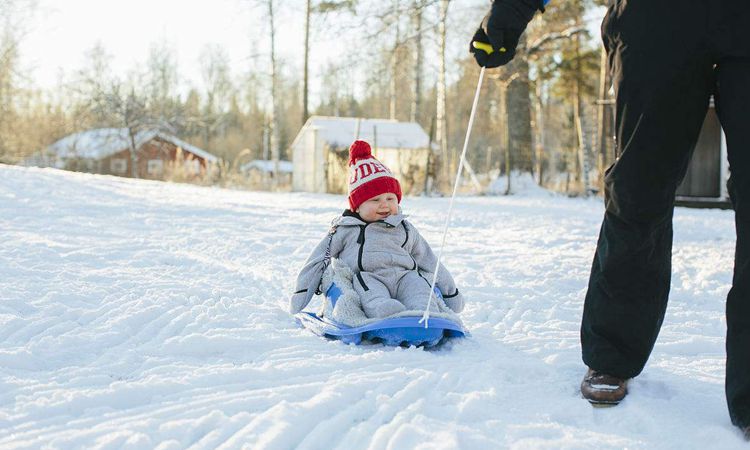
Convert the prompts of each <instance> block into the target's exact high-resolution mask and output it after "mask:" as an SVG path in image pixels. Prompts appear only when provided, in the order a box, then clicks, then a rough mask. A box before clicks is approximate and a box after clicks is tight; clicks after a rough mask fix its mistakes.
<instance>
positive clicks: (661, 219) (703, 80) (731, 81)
mask: <svg viewBox="0 0 750 450" xmlns="http://www.w3.org/2000/svg"><path fill="white" fill-rule="evenodd" d="M614 3H615V4H614V5H612V6H611V7H610V8H609V11H608V13H607V16H606V17H605V19H604V22H603V23H602V37H603V39H604V43H605V45H606V48H607V51H608V57H609V68H610V71H611V73H612V76H613V81H614V87H615V92H616V98H617V101H616V107H617V111H616V127H617V144H618V148H619V150H620V157H619V159H618V160H617V162H616V163H615V164H614V165H613V166H612V167H611V168H610V170H609V171H608V173H607V175H606V177H605V180H604V182H605V190H604V193H605V206H606V212H605V216H604V221H603V223H602V228H601V232H600V235H599V241H598V244H597V248H596V253H595V255H594V262H593V265H592V268H591V277H590V279H589V286H588V292H587V294H586V301H585V305H584V311H583V321H582V324H581V344H582V349H583V361H584V362H585V363H586V365H588V366H589V367H591V368H592V369H595V370H599V371H602V372H605V373H608V374H611V375H615V376H619V377H623V378H631V377H634V376H636V375H638V374H639V373H640V372H641V370H643V367H644V365H645V364H646V361H647V359H648V357H649V354H650V353H651V350H652V349H653V346H654V342H655V341H656V337H657V335H658V333H659V328H660V327H661V324H662V321H663V319H664V313H665V309H666V306H667V297H668V295H669V287H670V277H671V257H672V214H673V210H674V196H675V191H676V189H677V186H678V185H679V183H680V181H681V180H682V178H683V177H684V176H685V172H686V169H687V164H688V161H689V159H690V156H691V154H692V151H693V149H694V147H695V144H696V141H697V139H698V135H699V133H700V129H701V125H702V123H703V120H704V118H705V115H706V112H707V108H708V103H709V98H710V96H711V94H714V95H715V98H716V102H717V111H718V113H719V119H720V121H721V124H722V127H723V129H724V132H725V134H726V138H727V150H728V155H729V165H730V171H731V178H730V181H729V183H728V187H729V192H730V196H731V199H732V203H733V205H734V209H735V221H736V230H737V247H736V254H735V267H734V279H733V282H732V288H731V291H730V292H729V296H728V299H727V307H726V308H727V311H726V313H727V324H728V330H727V374H726V394H727V401H728V404H729V412H730V415H731V418H732V421H733V423H735V424H736V425H741V426H746V425H750V33H749V32H748V31H746V30H748V29H750V1H747V0H683V1H680V2H675V1H673V0H615V2H614Z"/></svg>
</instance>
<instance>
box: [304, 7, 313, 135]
mask: <svg viewBox="0 0 750 450" xmlns="http://www.w3.org/2000/svg"><path fill="white" fill-rule="evenodd" d="M311 15H312V0H307V5H306V9H305V68H304V73H303V84H302V125H304V124H305V122H307V118H308V117H310V114H309V112H308V109H307V108H308V95H309V92H310V86H309V84H308V83H309V77H310V69H309V67H310V66H309V64H310V16H311Z"/></svg>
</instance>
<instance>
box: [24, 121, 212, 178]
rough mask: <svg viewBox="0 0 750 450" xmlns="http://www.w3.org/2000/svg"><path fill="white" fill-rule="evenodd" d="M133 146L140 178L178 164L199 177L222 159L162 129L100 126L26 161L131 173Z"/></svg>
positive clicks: (159, 175)
mask: <svg viewBox="0 0 750 450" xmlns="http://www.w3.org/2000/svg"><path fill="white" fill-rule="evenodd" d="M133 144H134V145H133ZM132 148H135V165H136V173H137V176H138V178H148V179H155V180H161V179H164V177H165V176H166V175H167V174H168V172H169V171H173V170H175V168H177V169H179V170H181V171H183V173H185V174H186V175H187V177H188V178H189V177H191V176H195V177H197V176H200V175H201V174H203V173H205V171H206V169H207V167H208V165H210V164H215V163H218V162H219V158H217V157H216V156H214V155H212V154H211V153H209V152H207V151H205V150H203V149H200V148H198V147H196V146H194V145H191V144H189V143H187V142H185V141H183V140H181V139H178V138H176V137H175V136H172V135H170V134H167V133H164V132H161V131H157V130H143V131H139V132H137V133H134V134H132V135H131V133H130V132H129V130H128V129H127V128H99V129H94V130H88V131H83V132H80V133H75V134H71V135H69V136H66V137H64V138H62V139H60V140H59V141H57V142H55V143H54V144H52V145H50V146H49V147H47V148H46V149H44V150H42V151H41V152H40V153H39V154H37V155H35V156H34V157H32V158H30V159H29V160H27V161H26V164H27V165H35V166H39V167H56V168H59V169H66V170H75V171H79V172H90V173H101V174H108V175H119V176H123V177H130V176H133V170H132V169H133V160H132V158H131V154H132V152H131V149H132Z"/></svg>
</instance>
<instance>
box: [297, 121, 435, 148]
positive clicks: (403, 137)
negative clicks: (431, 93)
mask: <svg viewBox="0 0 750 450" xmlns="http://www.w3.org/2000/svg"><path fill="white" fill-rule="evenodd" d="M358 126H359V135H357V127H358ZM305 128H314V129H316V130H317V132H318V135H319V136H320V138H321V139H323V141H324V142H326V143H327V144H328V145H330V146H331V147H344V148H348V147H349V146H350V145H351V144H352V142H354V140H355V139H362V140H365V141H367V142H369V143H370V144H371V145H373V146H376V145H377V147H380V148H401V149H417V148H428V147H429V145H430V137H429V136H428V135H427V133H425V131H424V130H423V129H422V127H421V126H420V125H419V124H418V123H416V122H399V121H396V120H388V119H362V118H358V117H324V116H312V117H310V118H309V119H308V120H307V123H306V124H305V126H304V127H303V130H304V129H305ZM301 134H302V132H300V135H301Z"/></svg>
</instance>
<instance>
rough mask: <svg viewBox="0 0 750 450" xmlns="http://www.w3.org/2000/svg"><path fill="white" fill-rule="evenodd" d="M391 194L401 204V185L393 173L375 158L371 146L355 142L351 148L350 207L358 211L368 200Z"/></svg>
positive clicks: (362, 142)
mask: <svg viewBox="0 0 750 450" xmlns="http://www.w3.org/2000/svg"><path fill="white" fill-rule="evenodd" d="M386 192H390V193H393V194H396V198H398V202H399V203H401V185H400V184H399V182H398V180H397V179H396V177H394V176H393V173H392V172H391V171H390V170H389V169H388V168H387V167H386V166H384V165H383V163H381V162H380V161H378V160H377V159H375V158H373V156H372V150H371V149H370V144H368V143H367V142H365V141H354V143H353V144H352V146H351V147H349V207H350V208H351V210H352V211H356V210H357V208H359V205H361V204H362V203H363V202H365V201H366V200H369V199H371V198H373V197H375V196H377V195H380V194H384V193H386Z"/></svg>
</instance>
